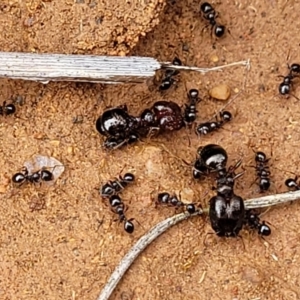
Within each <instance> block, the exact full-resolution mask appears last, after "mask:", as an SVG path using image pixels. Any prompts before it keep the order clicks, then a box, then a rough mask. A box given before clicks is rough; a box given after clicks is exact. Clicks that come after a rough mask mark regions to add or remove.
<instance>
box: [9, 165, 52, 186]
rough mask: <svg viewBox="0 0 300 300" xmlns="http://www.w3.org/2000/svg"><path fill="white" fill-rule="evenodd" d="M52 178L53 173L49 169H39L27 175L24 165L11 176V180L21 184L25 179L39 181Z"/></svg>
mask: <svg viewBox="0 0 300 300" xmlns="http://www.w3.org/2000/svg"><path fill="white" fill-rule="evenodd" d="M53 178H54V176H53V173H52V172H50V171H49V170H45V169H41V170H39V171H36V172H34V173H32V174H31V175H29V172H28V169H27V168H26V167H24V168H23V171H22V172H20V173H16V174H15V175H14V176H13V177H12V181H13V182H14V183H17V184H23V183H24V182H25V181H28V182H31V183H39V182H42V181H51V180H53Z"/></svg>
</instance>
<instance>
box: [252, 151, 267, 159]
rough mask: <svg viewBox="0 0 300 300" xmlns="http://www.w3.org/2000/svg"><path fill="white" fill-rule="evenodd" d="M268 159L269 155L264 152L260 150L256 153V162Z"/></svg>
mask: <svg viewBox="0 0 300 300" xmlns="http://www.w3.org/2000/svg"><path fill="white" fill-rule="evenodd" d="M266 159H267V156H266V154H265V153H264V152H261V151H258V152H256V154H255V161H256V162H265V161H266Z"/></svg>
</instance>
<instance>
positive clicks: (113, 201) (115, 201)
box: [109, 195, 134, 233]
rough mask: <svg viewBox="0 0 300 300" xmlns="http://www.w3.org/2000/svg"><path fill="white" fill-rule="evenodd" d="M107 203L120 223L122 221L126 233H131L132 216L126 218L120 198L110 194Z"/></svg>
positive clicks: (132, 226) (132, 225)
mask: <svg viewBox="0 0 300 300" xmlns="http://www.w3.org/2000/svg"><path fill="white" fill-rule="evenodd" d="M109 204H110V206H111V208H112V211H113V212H114V213H115V214H117V215H118V216H119V221H120V223H122V222H124V230H125V231H126V232H128V233H133V231H134V224H133V223H132V221H133V220H134V219H133V218H131V219H127V218H126V216H125V205H124V203H123V201H122V200H121V198H120V197H119V196H118V195H112V196H110V198H109Z"/></svg>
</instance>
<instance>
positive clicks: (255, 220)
mask: <svg viewBox="0 0 300 300" xmlns="http://www.w3.org/2000/svg"><path fill="white" fill-rule="evenodd" d="M245 223H246V224H247V225H248V226H249V227H250V228H252V229H256V230H257V232H258V234H259V235H261V236H268V235H270V234H271V228H270V227H269V226H268V225H267V224H266V223H265V221H262V222H260V218H259V215H258V213H256V212H255V211H253V210H251V209H250V210H246V212H245Z"/></svg>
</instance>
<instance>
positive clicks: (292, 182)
mask: <svg viewBox="0 0 300 300" xmlns="http://www.w3.org/2000/svg"><path fill="white" fill-rule="evenodd" d="M297 180H298V176H296V177H295V178H289V179H287V180H286V181H285V185H286V186H287V187H288V188H289V189H293V190H295V191H299V190H300V185H299V184H298V183H297Z"/></svg>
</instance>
